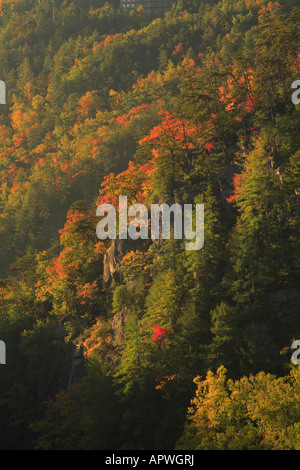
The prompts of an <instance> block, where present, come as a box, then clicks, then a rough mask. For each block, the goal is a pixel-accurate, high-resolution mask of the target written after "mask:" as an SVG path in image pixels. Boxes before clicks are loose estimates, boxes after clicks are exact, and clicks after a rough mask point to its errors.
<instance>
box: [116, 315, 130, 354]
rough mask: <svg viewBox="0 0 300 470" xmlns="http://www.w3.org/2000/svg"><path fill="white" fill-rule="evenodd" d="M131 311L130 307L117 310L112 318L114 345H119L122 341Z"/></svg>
mask: <svg viewBox="0 0 300 470" xmlns="http://www.w3.org/2000/svg"><path fill="white" fill-rule="evenodd" d="M129 313H130V311H129V309H127V308H123V309H122V310H121V311H120V312H117V313H116V314H115V315H114V317H113V319H112V324H111V327H112V344H113V345H114V346H119V345H120V344H121V343H122V339H123V335H124V327H125V325H126V321H127V318H128V315H129Z"/></svg>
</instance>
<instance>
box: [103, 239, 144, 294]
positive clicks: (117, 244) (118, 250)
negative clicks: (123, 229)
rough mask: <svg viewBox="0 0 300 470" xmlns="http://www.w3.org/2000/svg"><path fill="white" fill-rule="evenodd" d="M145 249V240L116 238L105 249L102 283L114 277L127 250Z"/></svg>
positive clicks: (106, 282)
mask: <svg viewBox="0 0 300 470" xmlns="http://www.w3.org/2000/svg"><path fill="white" fill-rule="evenodd" d="M135 250H141V251H144V250H145V240H140V239H138V240H131V239H130V238H129V239H127V240H121V239H119V238H116V239H115V240H113V241H112V243H111V245H110V247H109V248H108V249H107V250H106V253H105V255H104V260H103V283H104V285H106V284H108V283H109V282H110V281H111V280H112V279H113V277H114V275H115V273H116V271H117V269H118V265H119V263H120V262H121V260H122V258H123V256H124V255H126V253H128V252H129V251H135Z"/></svg>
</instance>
